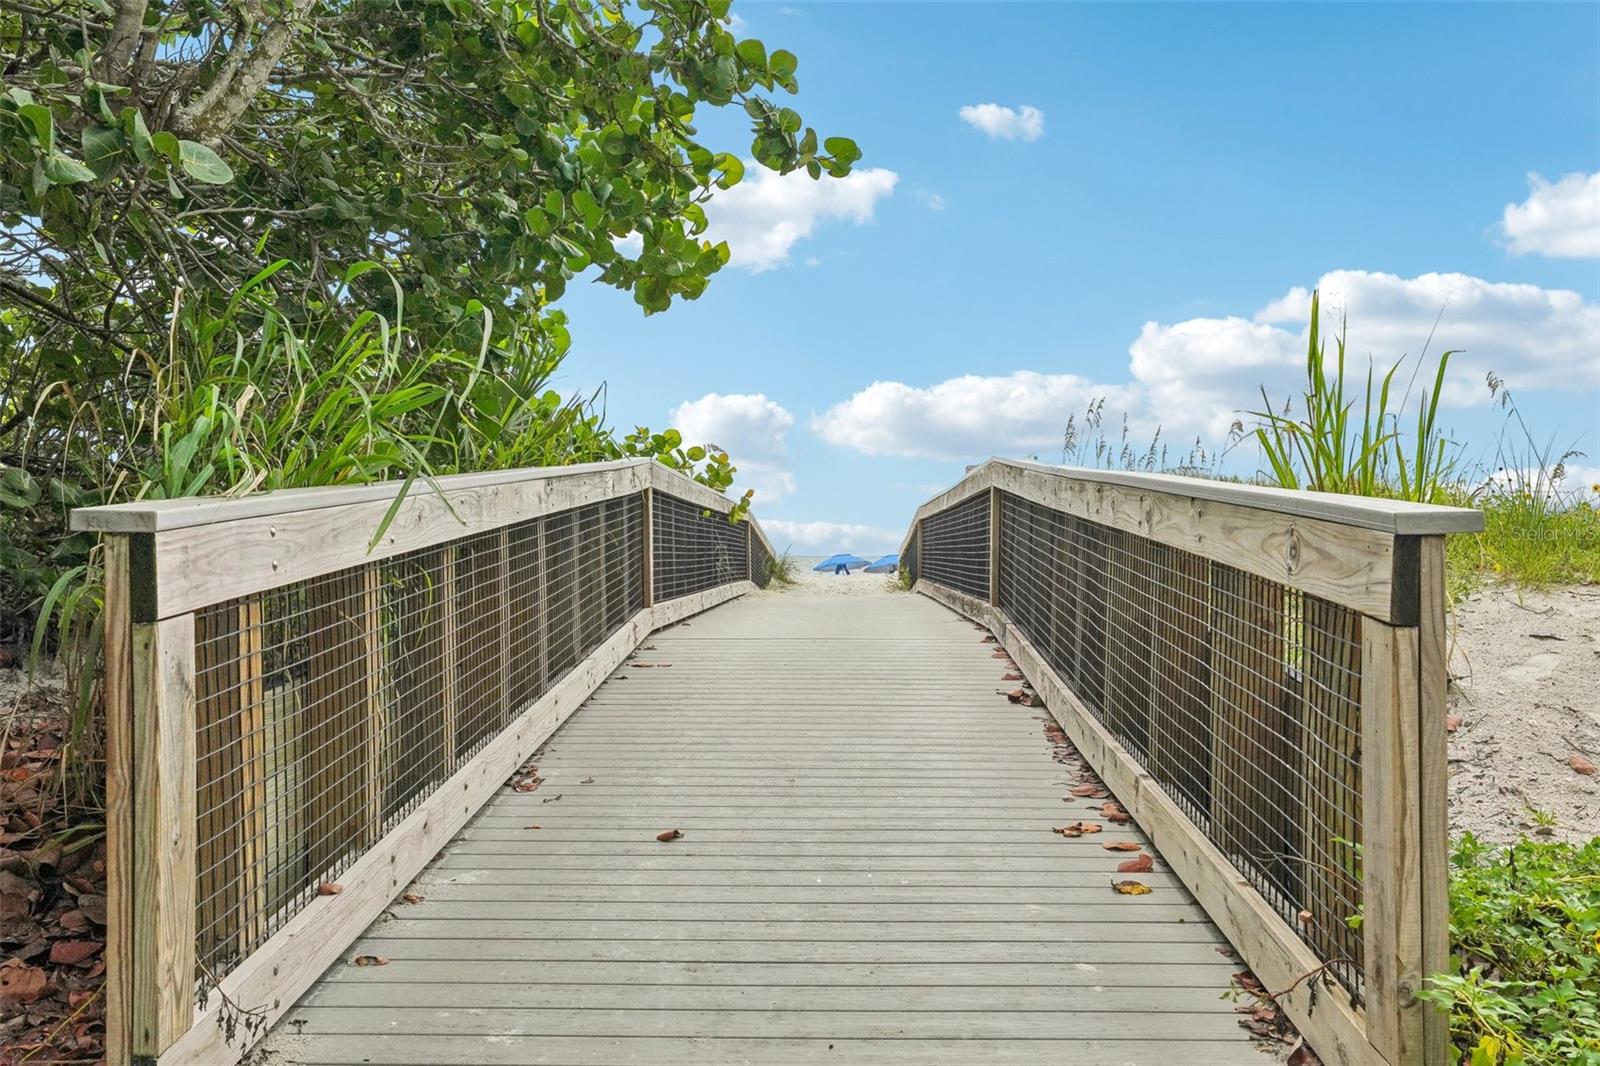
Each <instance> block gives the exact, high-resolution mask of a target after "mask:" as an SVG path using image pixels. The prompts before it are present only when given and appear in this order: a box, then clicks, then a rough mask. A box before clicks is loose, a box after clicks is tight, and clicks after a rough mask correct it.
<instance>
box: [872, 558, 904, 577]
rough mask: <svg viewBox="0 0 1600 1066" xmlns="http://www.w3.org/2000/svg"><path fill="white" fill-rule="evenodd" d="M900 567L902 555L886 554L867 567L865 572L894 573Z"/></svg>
mask: <svg viewBox="0 0 1600 1066" xmlns="http://www.w3.org/2000/svg"><path fill="white" fill-rule="evenodd" d="M898 569H900V556H898V555H885V556H884V557H883V558H881V559H879V560H878V561H877V562H875V563H873V564H872V565H871V566H869V567H867V569H866V571H865V573H868V574H892V573H894V572H895V571H896V570H898Z"/></svg>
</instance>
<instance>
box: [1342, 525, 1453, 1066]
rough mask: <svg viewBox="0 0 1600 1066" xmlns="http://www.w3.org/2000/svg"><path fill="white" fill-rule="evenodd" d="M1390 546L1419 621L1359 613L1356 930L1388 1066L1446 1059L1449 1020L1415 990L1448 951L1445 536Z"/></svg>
mask: <svg viewBox="0 0 1600 1066" xmlns="http://www.w3.org/2000/svg"><path fill="white" fill-rule="evenodd" d="M1417 540H1418V542H1419V543H1418V545H1417V547H1418V550H1417V552H1415V553H1414V554H1411V555H1409V556H1408V553H1405V552H1397V559H1399V560H1401V561H1399V562H1397V564H1396V566H1397V570H1398V569H1400V568H1407V569H1411V568H1414V572H1412V573H1409V574H1398V573H1397V584H1398V585H1399V586H1400V587H1402V588H1404V589H1406V590H1407V591H1406V594H1407V595H1411V594H1415V595H1416V596H1417V606H1416V610H1415V611H1414V612H1413V611H1402V612H1399V615H1400V616H1401V617H1407V618H1408V620H1409V617H1410V616H1414V617H1415V618H1416V621H1417V624H1416V625H1391V624H1389V623H1386V622H1383V621H1380V620H1378V619H1376V618H1370V617H1366V618H1363V619H1362V620H1361V631H1362V640H1361V725H1362V730H1361V732H1362V736H1361V771H1362V793H1363V796H1362V819H1361V820H1362V845H1363V846H1362V886H1363V894H1364V897H1365V906H1364V909H1363V912H1362V922H1361V929H1362V936H1363V938H1364V949H1365V955H1366V973H1365V975H1364V986H1365V993H1366V1004H1367V1026H1368V1035H1369V1039H1370V1040H1371V1042H1372V1045H1373V1046H1374V1047H1375V1048H1377V1049H1378V1051H1379V1053H1380V1054H1382V1055H1383V1056H1384V1058H1385V1059H1387V1060H1388V1062H1389V1063H1390V1064H1391V1066H1423V1064H1428V1066H1431V1064H1432V1063H1435V1062H1444V1061H1445V1059H1446V1048H1445V1045H1446V1043H1447V1041H1448V1032H1447V1029H1446V1019H1445V1017H1444V1015H1443V1014H1442V1013H1441V1012H1439V1011H1438V1010H1437V1009H1436V1008H1434V1007H1433V1006H1431V1005H1429V1004H1426V1003H1424V1002H1422V1001H1421V1000H1419V999H1417V993H1418V992H1419V991H1421V990H1422V988H1423V984H1424V982H1425V980H1426V978H1427V977H1428V975H1429V974H1431V973H1436V972H1439V971H1441V970H1443V969H1444V967H1445V963H1446V957H1447V955H1448V952H1449V922H1450V918H1449V913H1448V908H1449V899H1448V882H1447V879H1448V865H1447V863H1448V859H1447V855H1446V851H1447V845H1448V831H1449V826H1448V820H1447V810H1446V804H1447V786H1446V767H1445V759H1446V751H1445V745H1446V738H1445V725H1444V710H1445V706H1444V705H1445V641H1444V538H1443V537H1437V536H1436V537H1419V538H1417Z"/></svg>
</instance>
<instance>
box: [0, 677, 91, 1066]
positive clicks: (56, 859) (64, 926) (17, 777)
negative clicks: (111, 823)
mask: <svg viewBox="0 0 1600 1066" xmlns="http://www.w3.org/2000/svg"><path fill="white" fill-rule="evenodd" d="M9 673H12V672H11V671H6V670H0V674H9ZM8 680H10V679H8ZM66 724H67V707H66V699H65V695H64V693H63V692H62V691H61V690H60V689H59V688H55V687H39V688H32V689H31V690H30V688H29V687H28V686H25V685H20V684H17V683H15V682H13V683H11V684H8V685H6V686H5V690H4V692H0V954H3V955H4V956H5V961H4V962H0V1066H20V1064H22V1063H27V1064H29V1066H44V1064H47V1063H93V1062H98V1061H101V1060H102V1058H103V1049H104V1042H105V1022H104V1014H103V1011H104V1003H103V1001H102V995H101V990H102V986H103V984H104V974H105V966H106V964H105V957H104V956H105V921H106V894H105V893H106V867H105V841H104V836H103V834H102V833H101V831H100V826H101V815H100V812H99V811H95V810H84V809H82V808H74V807H72V806H70V805H69V804H68V803H67V802H66V801H65V798H64V794H63V789H62V788H61V786H60V784H59V780H60V775H59V769H60V762H61V747H62V744H63V742H64V740H65V738H66Z"/></svg>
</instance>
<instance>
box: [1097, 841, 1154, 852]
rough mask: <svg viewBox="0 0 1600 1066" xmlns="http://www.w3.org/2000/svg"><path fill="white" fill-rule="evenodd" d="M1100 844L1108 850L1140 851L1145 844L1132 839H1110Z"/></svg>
mask: <svg viewBox="0 0 1600 1066" xmlns="http://www.w3.org/2000/svg"><path fill="white" fill-rule="evenodd" d="M1100 846H1101V847H1102V848H1105V849H1106V850H1107V851H1138V850H1139V849H1140V848H1141V847H1143V846H1144V845H1142V844H1138V843H1135V842H1134V841H1132V840H1108V841H1106V842H1105V843H1104V844H1101V845H1100Z"/></svg>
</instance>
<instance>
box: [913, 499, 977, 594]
mask: <svg viewBox="0 0 1600 1066" xmlns="http://www.w3.org/2000/svg"><path fill="white" fill-rule="evenodd" d="M919 532H920V539H921V541H922V543H921V545H920V546H919V547H918V558H917V566H918V568H919V572H918V574H917V575H916V576H917V577H918V579H922V578H927V579H928V580H929V581H933V582H937V583H938V584H940V585H943V586H945V587H946V588H952V589H955V590H956V591H957V592H964V593H966V594H967V595H968V596H976V597H977V598H978V599H980V600H987V599H988V598H989V493H987V492H980V493H977V494H975V495H973V496H969V497H967V498H966V499H965V500H962V501H961V502H960V503H958V504H956V505H955V506H954V507H950V508H948V509H946V510H943V511H940V512H939V513H938V514H934V515H929V516H928V517H927V518H924V519H923V520H922V527H921V530H920V531H919Z"/></svg>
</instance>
